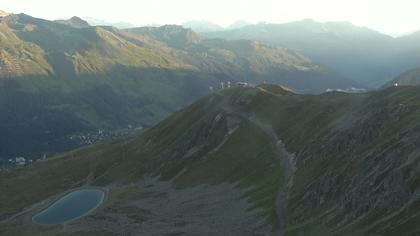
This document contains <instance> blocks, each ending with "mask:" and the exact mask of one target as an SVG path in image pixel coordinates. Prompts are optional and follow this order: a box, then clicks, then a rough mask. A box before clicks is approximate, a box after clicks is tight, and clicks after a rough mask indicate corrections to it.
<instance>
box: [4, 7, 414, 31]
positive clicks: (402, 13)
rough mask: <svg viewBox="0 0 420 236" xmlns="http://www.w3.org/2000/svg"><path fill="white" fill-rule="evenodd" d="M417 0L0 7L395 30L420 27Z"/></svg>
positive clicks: (59, 15)
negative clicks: (328, 23) (339, 24)
mask: <svg viewBox="0 0 420 236" xmlns="http://www.w3.org/2000/svg"><path fill="white" fill-rule="evenodd" d="M419 9H420V1H419V0H148V1H146V0H117V1H111V0H0V10H3V11H6V12H9V13H26V14H28V15H32V16H35V17H39V18H44V19H49V20H55V19H64V18H70V17H72V16H79V17H82V18H83V17H91V18H95V19H101V20H106V21H109V22H121V21H123V22H129V23H132V24H133V25H136V26H142V25H150V24H160V25H162V24H182V23H184V22H187V21H191V20H207V21H211V22H213V23H216V24H219V25H222V26H228V25H230V24H232V23H233V22H235V21H238V20H243V21H246V22H249V23H258V22H269V23H285V22H290V21H296V20H302V19H306V18H311V19H314V20H316V21H321V22H326V21H349V22H352V23H353V24H355V25H359V26H366V27H369V28H372V29H375V30H378V31H380V32H383V33H386V34H389V35H393V36H397V35H402V34H406V33H410V32H414V31H417V30H420V17H419V15H418V12H419Z"/></svg>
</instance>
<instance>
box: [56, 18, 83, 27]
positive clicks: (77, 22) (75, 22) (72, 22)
mask: <svg viewBox="0 0 420 236" xmlns="http://www.w3.org/2000/svg"><path fill="white" fill-rule="evenodd" d="M55 22H57V23H59V24H63V25H68V26H71V27H74V28H86V27H89V26H90V25H89V23H88V22H87V21H85V20H83V19H82V18H80V17H77V16H73V17H72V18H70V19H68V20H56V21H55Z"/></svg>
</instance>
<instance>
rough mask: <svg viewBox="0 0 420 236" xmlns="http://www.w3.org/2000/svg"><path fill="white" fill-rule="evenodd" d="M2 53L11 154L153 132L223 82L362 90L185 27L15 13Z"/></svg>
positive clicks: (322, 70)
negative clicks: (96, 136)
mask: <svg viewBox="0 0 420 236" xmlns="http://www.w3.org/2000/svg"><path fill="white" fill-rule="evenodd" d="M0 46H1V47H0V48H1V50H0V90H1V91H2V92H1V93H0V102H1V103H2V104H1V106H0V121H1V122H0V133H2V134H3V135H2V136H1V137H0V156H3V157H7V156H10V155H32V154H34V153H36V154H37V155H42V153H44V152H55V151H61V150H65V149H69V148H72V147H75V146H77V145H78V144H77V142H75V141H74V139H70V138H71V137H73V136H74V135H78V136H82V137H84V136H85V135H83V134H85V133H86V132H89V133H92V132H95V133H97V132H98V130H110V131H115V130H120V129H127V127H134V128H135V127H149V126H151V125H153V124H155V123H156V122H158V121H159V120H161V119H163V118H164V117H166V116H167V115H168V114H170V113H172V112H174V111H176V110H177V109H180V108H181V107H183V106H185V105H187V104H189V103H191V102H193V101H195V100H196V99H198V98H200V97H202V96H205V95H206V94H208V93H210V89H211V88H213V89H214V90H217V89H220V87H221V82H224V83H225V84H227V83H228V82H229V81H230V82H231V83H232V84H234V83H235V82H246V83H251V84H259V83H264V82H266V83H274V84H285V85H288V86H290V87H292V88H293V89H295V90H296V91H299V92H312V93H318V92H323V91H325V90H327V89H351V88H353V87H359V85H358V84H357V83H355V82H353V81H351V80H348V79H346V78H344V77H343V76H340V75H339V74H337V73H335V72H334V71H332V70H330V69H328V68H326V67H325V66H322V65H320V64H318V63H316V62H313V61H311V60H309V59H308V58H306V57H305V56H303V55H301V54H298V53H296V52H293V51H291V50H288V49H284V48H279V47H274V46H267V45H264V44H262V43H257V42H254V41H249V40H238V41H228V40H223V39H203V38H202V37H201V36H199V35H197V34H196V33H195V32H193V31H191V30H189V29H185V28H183V27H180V26H163V27H143V28H134V29H127V30H122V29H118V28H115V27H111V26H104V27H98V26H90V25H89V24H88V23H87V22H86V21H84V20H82V19H80V18H78V17H73V18H71V19H69V20H58V21H48V20H43V19H38V18H33V17H31V16H28V15H25V14H17V15H16V14H10V15H7V16H4V17H1V18H0ZM22 143H23V144H25V145H21V144H22Z"/></svg>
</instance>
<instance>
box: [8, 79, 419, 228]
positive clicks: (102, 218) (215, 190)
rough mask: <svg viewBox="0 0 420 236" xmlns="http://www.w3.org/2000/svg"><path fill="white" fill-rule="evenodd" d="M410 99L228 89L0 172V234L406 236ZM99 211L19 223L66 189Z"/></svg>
mask: <svg viewBox="0 0 420 236" xmlns="http://www.w3.org/2000/svg"><path fill="white" fill-rule="evenodd" d="M419 101H420V87H395V88H394V87H393V88H388V89H385V90H380V91H373V92H369V93H361V94H348V93H341V92H330V93H325V94H321V95H310V96H308V95H299V94H295V93H293V92H291V91H290V89H287V88H285V87H281V86H275V85H261V86H258V87H256V88H231V89H228V90H224V91H220V92H217V93H214V94H211V95H210V96H207V97H205V98H203V99H201V100H199V101H198V102H196V103H194V104H193V105H191V106H189V107H187V108H185V109H183V110H181V111H179V112H176V113H175V114H173V115H172V116H170V117H169V118H168V119H165V120H164V121H162V122H161V123H159V124H158V125H157V126H155V127H153V128H151V129H149V130H147V131H145V132H144V133H142V134H139V135H134V136H131V137H127V138H125V139H122V140H120V141H114V142H111V143H104V144H98V145H94V146H91V147H88V148H83V149H80V150H75V151H72V152H68V153H65V154H62V155H60V156H57V157H55V158H51V159H49V160H46V161H41V162H37V163H35V164H34V165H32V166H27V167H23V168H19V169H18V170H16V171H10V172H0V192H1V193H2V194H0V202H1V203H2V204H0V220H2V223H1V224H0V234H1V235H21V236H26V235H30V236H41V235H42V236H44V235H63V236H64V235H69V234H71V235H115V234H116V235H118V234H120V233H121V232H127V234H131V235H179V234H184V235H234V236H242V235H273V236H274V235H323V236H324V235H326V236H330V235H331V236H332V235H340V236H346V235H360V236H362V235H385V236H387V235H389V236H391V235H418V233H419V232H420V225H419V224H418V222H419V221H418V220H419V216H418V213H419V210H420V198H419V196H418V192H419V191H420V181H419V180H420V172H419V169H418V166H419V163H420V156H419V155H418V154H419V148H418V145H419V140H420V133H419V132H418V128H419V127H420V120H419V119H418V118H419V114H420V106H419ZM84 186H96V188H100V189H104V190H105V191H106V193H107V197H106V202H105V203H104V205H103V206H101V207H100V208H98V209H97V210H96V211H94V212H92V213H91V214H90V215H89V216H87V217H84V218H82V219H78V220H75V221H71V222H68V223H66V226H65V227H63V226H62V225H52V226H48V227H45V226H42V227H41V226H38V225H36V224H34V223H33V222H32V221H31V217H32V216H33V215H34V214H36V213H37V212H39V211H41V210H43V209H45V207H47V206H49V205H50V204H51V203H52V202H53V201H55V200H56V199H57V198H59V197H61V196H63V194H64V193H66V192H68V191H69V190H72V189H75V188H78V187H84Z"/></svg>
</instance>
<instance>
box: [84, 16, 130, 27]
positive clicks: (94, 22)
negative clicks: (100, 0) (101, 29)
mask: <svg viewBox="0 0 420 236" xmlns="http://www.w3.org/2000/svg"><path fill="white" fill-rule="evenodd" d="M83 19H84V20H86V21H87V22H89V24H90V25H93V26H97V25H98V26H104V25H107V26H113V27H116V28H119V29H127V28H133V27H135V25H134V24H132V23H129V22H123V21H120V22H110V21H107V20H101V19H96V18H92V17H83Z"/></svg>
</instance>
